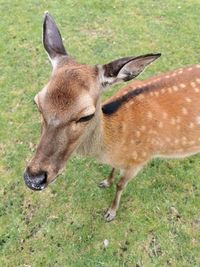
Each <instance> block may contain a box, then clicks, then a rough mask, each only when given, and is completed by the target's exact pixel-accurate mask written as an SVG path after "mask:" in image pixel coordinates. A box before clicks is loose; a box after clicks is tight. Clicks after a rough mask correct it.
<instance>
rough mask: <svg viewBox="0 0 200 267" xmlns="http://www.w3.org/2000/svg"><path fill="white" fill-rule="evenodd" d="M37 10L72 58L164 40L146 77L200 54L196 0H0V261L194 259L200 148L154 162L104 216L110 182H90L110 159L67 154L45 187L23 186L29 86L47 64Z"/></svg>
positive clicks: (154, 46)
mask: <svg viewBox="0 0 200 267" xmlns="http://www.w3.org/2000/svg"><path fill="white" fill-rule="evenodd" d="M45 10H48V11H49V12H50V13H51V14H52V15H53V16H54V18H55V19H56V21H57V23H58V25H59V27H60V30H61V32H62V35H63V37H64V43H65V46H66V47H67V50H68V52H69V53H70V54H71V55H73V56H75V57H76V58H77V59H78V60H79V61H80V62H84V63H89V64H97V63H98V64H100V63H107V62H109V61H111V60H114V59H117V58H119V57H123V56H131V55H140V54H146V53H151V52H161V53H162V57H161V58H160V59H159V60H157V61H156V62H155V63H154V64H152V65H151V66H150V67H149V68H148V69H147V70H146V72H144V73H143V74H142V75H141V79H145V78H147V77H150V76H152V75H154V74H157V73H160V72H164V71H167V70H172V69H175V68H178V67H182V66H185V65H191V64H195V63H199V59H200V56H199V55H200V42H199V40H200V39H199V32H200V23H199V16H200V12H199V10H200V3H199V0H191V1H180V0H178V1H175V0H169V1H161V0H158V1H153V0H149V1H144V0H136V1H128V0H127V1H126V0H124V1H119V0H113V1H97V0H94V1H92V0H90V1H89V0H85V1H81V0H79V1H78V0H76V1H69V0H68V1H36V0H33V1H17V0H12V1H11V0H7V1H3V0H0V14H1V20H0V32H1V38H0V51H1V57H0V97H1V101H0V126H1V127H0V153H1V158H0V174H1V181H0V184H1V185H0V199H1V201H0V266H4V267H6V266H8V267H16V266H21V267H29V266H31V267H37V266H42V267H44V266H45V267H46V266H48V267H50V266H52V267H56V266H59V267H60V266H75V267H76V266H77V267H79V266H92V267H93V266H95V267H96V266H109V267H110V266H112V267H115V266H131V267H132V266H135V267H142V266H145V267H146V266H148V267H151V266H153V267H154V266H159V267H160V266H181V267H183V266H185V267H186V266H192V267H195V266H200V253H199V251H200V179H199V174H200V163H199V160H200V156H198V155H197V156H193V157H190V158H187V159H184V160H170V161H169V160H165V161H164V160H154V161H153V162H151V163H150V164H149V165H148V166H146V168H145V169H144V170H143V172H141V173H140V174H139V175H138V176H137V178H136V179H135V180H134V181H132V182H131V183H130V184H129V186H128V187H127V189H126V191H125V192H124V194H123V197H122V202H121V206H120V209H119V212H118V215H117V218H116V219H115V220H114V221H113V222H111V223H105V222H104V219H103V213H104V211H105V210H106V209H107V207H108V205H109V204H110V202H111V200H112V198H113V194H114V191H115V188H114V187H111V188H110V189H107V190H102V189H100V188H98V186H97V185H98V183H99V181H101V180H102V179H103V178H105V177H106V176H107V175H108V174H109V171H110V168H109V167H108V166H104V165H101V164H98V163H97V162H96V161H94V160H93V159H86V158H79V157H76V158H72V159H71V160H70V161H69V163H68V165H67V166H66V168H65V171H64V172H63V174H62V175H61V176H60V177H59V178H58V180H57V181H56V183H54V184H52V185H50V186H49V187H48V188H47V189H46V190H45V191H43V192H32V191H30V190H29V189H28V188H27V187H25V185H24V182H23V178H22V174H23V171H24V168H25V166H26V163H27V161H28V160H29V159H30V158H31V156H32V155H33V153H34V150H35V146H36V144H37V142H38V138H39V134H40V124H39V115H38V113H37V111H36V108H35V106H34V105H33V97H34V95H35V94H36V93H37V92H38V91H39V90H40V89H41V88H42V87H43V86H44V85H45V83H46V82H47V81H48V77H49V75H50V71H51V66H50V64H49V62H48V59H47V55H46V53H45V52H44V49H43V47H42V42H41V24H42V16H43V12H44V11H45ZM118 88H119V86H118V87H113V88H112V89H111V90H110V91H108V92H106V94H105V95H104V99H105V98H107V97H108V96H109V95H112V93H113V92H114V91H116V90H117V89H118Z"/></svg>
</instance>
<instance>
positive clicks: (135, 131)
mask: <svg viewBox="0 0 200 267" xmlns="http://www.w3.org/2000/svg"><path fill="white" fill-rule="evenodd" d="M43 44H44V48H45V50H46V52H47V54H48V57H49V59H50V61H51V63H52V67H53V68H52V74H51V76H50V79H49V81H48V83H47V85H46V86H44V88H43V89H42V90H41V91H40V92H39V93H38V94H37V95H36V96H35V98H34V102H35V104H36V106H37V109H38V111H39V113H40V114H41V120H42V122H41V124H42V132H41V138H40V141H39V144H38V146H37V148H36V151H35V154H34V156H33V158H32V159H31V160H30V162H29V163H28V164H27V167H26V169H25V172H24V180H25V184H26V185H27V186H28V187H29V188H30V189H32V190H43V189H44V188H46V187H47V186H48V185H49V184H50V183H51V182H52V181H54V180H55V179H56V177H57V176H58V175H59V174H60V173H61V172H62V170H63V168H64V166H65V165H66V162H67V161H68V160H69V158H70V157H71V156H72V155H74V154H79V155H82V156H90V157H94V158H96V159H97V160H98V161H99V162H101V163H103V164H108V165H110V166H111V167H112V171H111V173H110V175H109V176H108V178H106V179H104V180H103V181H102V182H100V184H99V186H100V187H101V188H107V187H110V186H111V185H112V184H113V182H114V176H115V172H116V170H119V171H120V178H119V181H118V182H117V183H116V193H115V196H114V199H113V201H112V203H111V206H110V207H109V208H108V210H107V211H106V213H105V220H106V221H108V222H109V221H112V220H113V219H114V218H115V216H116V212H117V210H118V207H119V203H120V198H121V194H122V191H123V189H124V188H125V187H126V186H127V184H128V182H129V181H130V180H131V179H133V178H134V177H136V175H137V174H138V173H139V171H141V170H142V169H143V167H144V166H145V165H146V164H147V163H148V162H149V161H150V160H152V159H154V158H160V157H161V158H184V157H186V156H190V155H193V154H196V153H198V152H200V64H196V65H193V66H189V67H184V68H179V69H177V70H173V71H169V72H167V73H161V74H158V75H156V76H153V77H150V78H148V79H146V80H136V81H133V82H130V83H129V84H128V85H127V86H125V87H124V88H122V89H121V90H119V91H118V92H117V93H115V94H114V95H113V96H112V97H110V98H109V99H108V100H106V101H105V102H103V103H102V101H101V96H102V93H103V92H104V91H105V90H106V89H107V88H108V87H109V86H111V85H113V84H116V83H120V82H127V81H130V80H132V79H134V78H135V77H136V76H138V75H139V74H140V73H141V72H142V71H143V70H144V69H145V68H146V67H147V66H148V65H150V64H151V63H152V62H153V61H155V60H156V59H158V58H159V57H160V55H161V54H160V53H152V54H145V55H141V56H136V57H134V56H129V57H124V58H120V59H117V60H114V61H112V62H110V63H107V64H104V65H100V64H97V65H94V66H91V65H86V64H82V63H78V62H77V61H76V60H75V59H74V58H72V57H71V56H69V55H68V53H67V52H66V49H65V47H64V44H63V41H62V37H61V34H60V31H59V29H58V27H57V25H56V23H55V21H54V19H53V17H52V16H51V15H50V14H49V13H48V12H46V13H45V15H44V22H43Z"/></svg>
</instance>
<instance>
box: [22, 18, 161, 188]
mask: <svg viewBox="0 0 200 267" xmlns="http://www.w3.org/2000/svg"><path fill="white" fill-rule="evenodd" d="M43 43H44V48H45V50H46V52H47V54H48V56H49V59H50V61H51V63H52V66H53V71H52V75H51V77H50V79H49V82H48V83H47V85H46V86H45V87H44V88H43V89H42V90H41V91H40V92H39V93H38V94H37V95H36V96H35V99H34V100H35V103H36V105H37V108H38V111H39V112H40V114H41V118H42V134H41V139H40V142H39V145H38V147H37V150H36V153H35V155H34V156H33V158H32V160H31V161H30V163H29V164H28V166H27V168H26V171H25V174H24V179H25V183H26V185H27V186H28V187H29V188H31V189H34V190H41V189H43V188H45V187H46V186H47V185H48V184H49V183H50V182H52V181H53V180H54V179H55V177H56V176H57V174H58V173H59V172H60V170H62V169H63V167H64V165H65V163H66V161H67V159H68V158H69V157H70V155H71V154H72V152H73V151H74V150H75V149H76V148H77V147H78V146H79V145H80V144H81V142H84V139H85V137H86V135H87V134H89V132H90V131H91V130H94V128H95V126H96V123H97V122H98V120H97V117H98V116H99V114H100V113H101V106H100V101H99V99H100V95H101V92H102V90H103V88H106V87H107V86H110V85H112V84H114V83H118V82H122V81H128V80H131V79H133V78H134V77H136V76H137V75H138V74H139V73H140V72H142V71H143V69H144V68H145V66H147V65H148V64H150V63H151V62H153V61H154V60H155V59H157V58H158V57H159V56H160V54H148V55H144V56H139V57H126V58H121V59H119V60H115V61H113V62H110V63H108V64H105V65H96V66H89V65H84V64H79V63H77V62H76V61H75V60H73V59H72V58H71V57H70V56H68V54H67V52H66V50H65V48H64V45H63V42H62V38H61V34H60V32H59V30H58V28H57V26H56V24H55V22H54V20H53V19H52V17H51V16H50V15H49V14H48V13H46V14H45V18H44V24H43Z"/></svg>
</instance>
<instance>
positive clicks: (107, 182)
mask: <svg viewBox="0 0 200 267" xmlns="http://www.w3.org/2000/svg"><path fill="white" fill-rule="evenodd" d="M114 174H115V169H114V168H113V169H112V171H111V173H110V175H109V176H108V178H107V179H105V180H103V181H101V182H100V183H99V187H101V188H107V187H110V186H111V185H112V183H113V181H114Z"/></svg>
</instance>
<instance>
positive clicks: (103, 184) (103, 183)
mask: <svg viewBox="0 0 200 267" xmlns="http://www.w3.org/2000/svg"><path fill="white" fill-rule="evenodd" d="M110 186H111V184H110V183H109V182H108V180H107V179H105V180H103V181H101V182H100V183H99V187H100V188H108V187H110Z"/></svg>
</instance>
